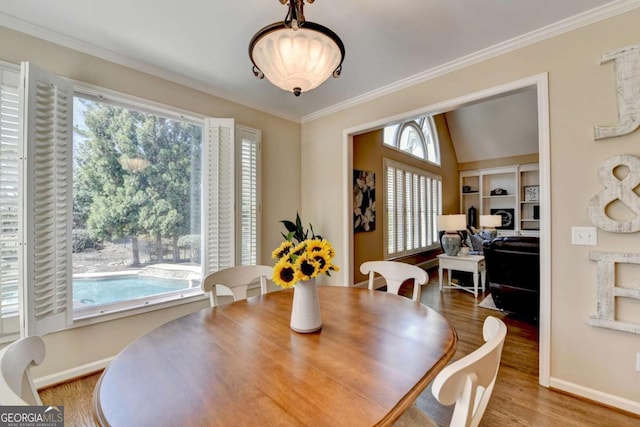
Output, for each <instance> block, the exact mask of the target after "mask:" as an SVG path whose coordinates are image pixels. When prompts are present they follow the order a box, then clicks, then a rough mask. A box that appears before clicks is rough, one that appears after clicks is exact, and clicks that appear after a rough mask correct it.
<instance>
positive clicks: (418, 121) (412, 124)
mask: <svg viewBox="0 0 640 427" xmlns="http://www.w3.org/2000/svg"><path fill="white" fill-rule="evenodd" d="M392 126H397V129H396V130H395V132H393V136H392V137H390V138H389V139H390V141H389V140H388V138H386V137H385V136H384V134H385V133H386V132H385V130H386V129H387V128H389V127H392ZM425 128H428V129H429V135H425V132H424V129H425ZM407 129H413V130H414V132H416V133H417V135H418V138H419V139H420V141H421V143H422V147H423V151H424V155H425V157H420V156H418V155H415V154H413V153H412V152H411V151H408V150H404V149H402V148H400V140H401V138H402V134H403V132H404V131H405V130H407ZM427 139H430V140H431V143H432V144H433V152H434V153H433V155H434V157H435V158H434V159H431V158H429V142H428V141H427ZM382 143H383V145H384V146H385V147H388V148H391V149H393V150H396V151H399V152H401V153H403V154H406V155H408V156H411V157H413V158H414V159H419V160H421V161H423V162H426V163H429V164H432V165H435V166H441V159H440V141H439V139H438V129H437V127H436V124H435V121H434V120H433V116H424V115H423V116H418V117H415V118H412V119H406V120H404V121H402V122H399V123H393V124H390V125H387V126H386V127H385V128H384V129H383V141H382Z"/></svg>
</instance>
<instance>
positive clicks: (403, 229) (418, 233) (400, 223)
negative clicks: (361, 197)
mask: <svg viewBox="0 0 640 427" xmlns="http://www.w3.org/2000/svg"><path fill="white" fill-rule="evenodd" d="M384 171H385V177H384V179H385V189H386V200H385V205H384V215H385V231H384V232H385V239H386V252H385V257H386V258H392V257H397V256H401V255H409V254H412V253H417V252H420V251H424V250H427V249H428V248H429V247H430V246H433V245H436V244H437V243H438V231H437V228H436V218H437V216H438V215H440V214H441V213H442V179H441V177H440V176H438V175H434V174H431V173H429V172H426V171H423V170H421V169H418V168H414V167H412V166H409V165H405V164H402V163H399V162H396V161H393V160H390V159H384Z"/></svg>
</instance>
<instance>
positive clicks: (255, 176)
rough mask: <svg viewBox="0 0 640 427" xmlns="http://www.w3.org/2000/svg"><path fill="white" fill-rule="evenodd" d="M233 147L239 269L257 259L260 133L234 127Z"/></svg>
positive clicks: (259, 206) (259, 198)
mask: <svg viewBox="0 0 640 427" xmlns="http://www.w3.org/2000/svg"><path fill="white" fill-rule="evenodd" d="M236 147H237V148H238V153H237V156H236V157H237V159H238V162H237V164H238V170H239V173H238V178H239V179H238V185H236V191H237V196H236V198H237V200H238V201H239V203H240V208H239V209H238V210H237V219H236V221H237V223H238V224H239V225H240V226H239V227H238V229H237V234H236V236H237V239H236V240H237V241H238V242H240V244H239V245H238V248H237V254H236V257H237V260H238V263H239V264H240V265H255V264H258V263H259V262H260V261H261V259H260V249H259V248H260V233H259V231H260V230H259V227H260V223H261V221H260V214H261V212H260V211H261V204H260V203H261V197H260V190H261V189H260V156H261V132H260V131H259V130H255V129H250V128H246V127H243V126H238V127H237V128H236Z"/></svg>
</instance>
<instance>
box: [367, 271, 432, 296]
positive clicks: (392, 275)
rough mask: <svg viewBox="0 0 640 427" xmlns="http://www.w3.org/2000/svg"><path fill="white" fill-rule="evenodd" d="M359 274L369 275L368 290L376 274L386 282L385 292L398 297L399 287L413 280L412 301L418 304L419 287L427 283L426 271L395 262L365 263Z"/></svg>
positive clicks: (371, 286) (371, 287)
mask: <svg viewBox="0 0 640 427" xmlns="http://www.w3.org/2000/svg"><path fill="white" fill-rule="evenodd" d="M360 272H361V273H362V274H368V275H369V289H373V282H374V278H375V275H376V274H379V275H380V276H382V277H383V278H384V280H385V281H386V282H387V292H390V293H393V294H396V295H398V291H399V290H400V286H402V284H403V283H404V282H405V281H407V280H409V279H413V297H412V299H413V300H414V301H418V302H420V286H421V285H424V284H425V283H427V282H428V281H429V275H428V274H427V272H426V271H424V270H423V269H421V268H420V267H417V266H415V265H411V264H407V263H404V262H397V261H367V262H363V263H362V264H361V265H360Z"/></svg>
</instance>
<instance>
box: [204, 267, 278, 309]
mask: <svg viewBox="0 0 640 427" xmlns="http://www.w3.org/2000/svg"><path fill="white" fill-rule="evenodd" d="M272 276H273V267H270V266H268V265H240V266H236V267H229V268H225V269H223V270H220V271H215V272H213V273H210V274H208V275H207V276H205V278H204V279H203V280H202V284H201V287H202V290H203V291H204V292H210V298H211V307H215V306H217V305H218V296H219V295H230V296H232V297H233V300H234V301H240V300H243V299H246V298H247V291H248V289H249V285H251V284H253V283H256V282H257V281H260V293H261V294H266V293H267V279H271V277H272Z"/></svg>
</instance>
